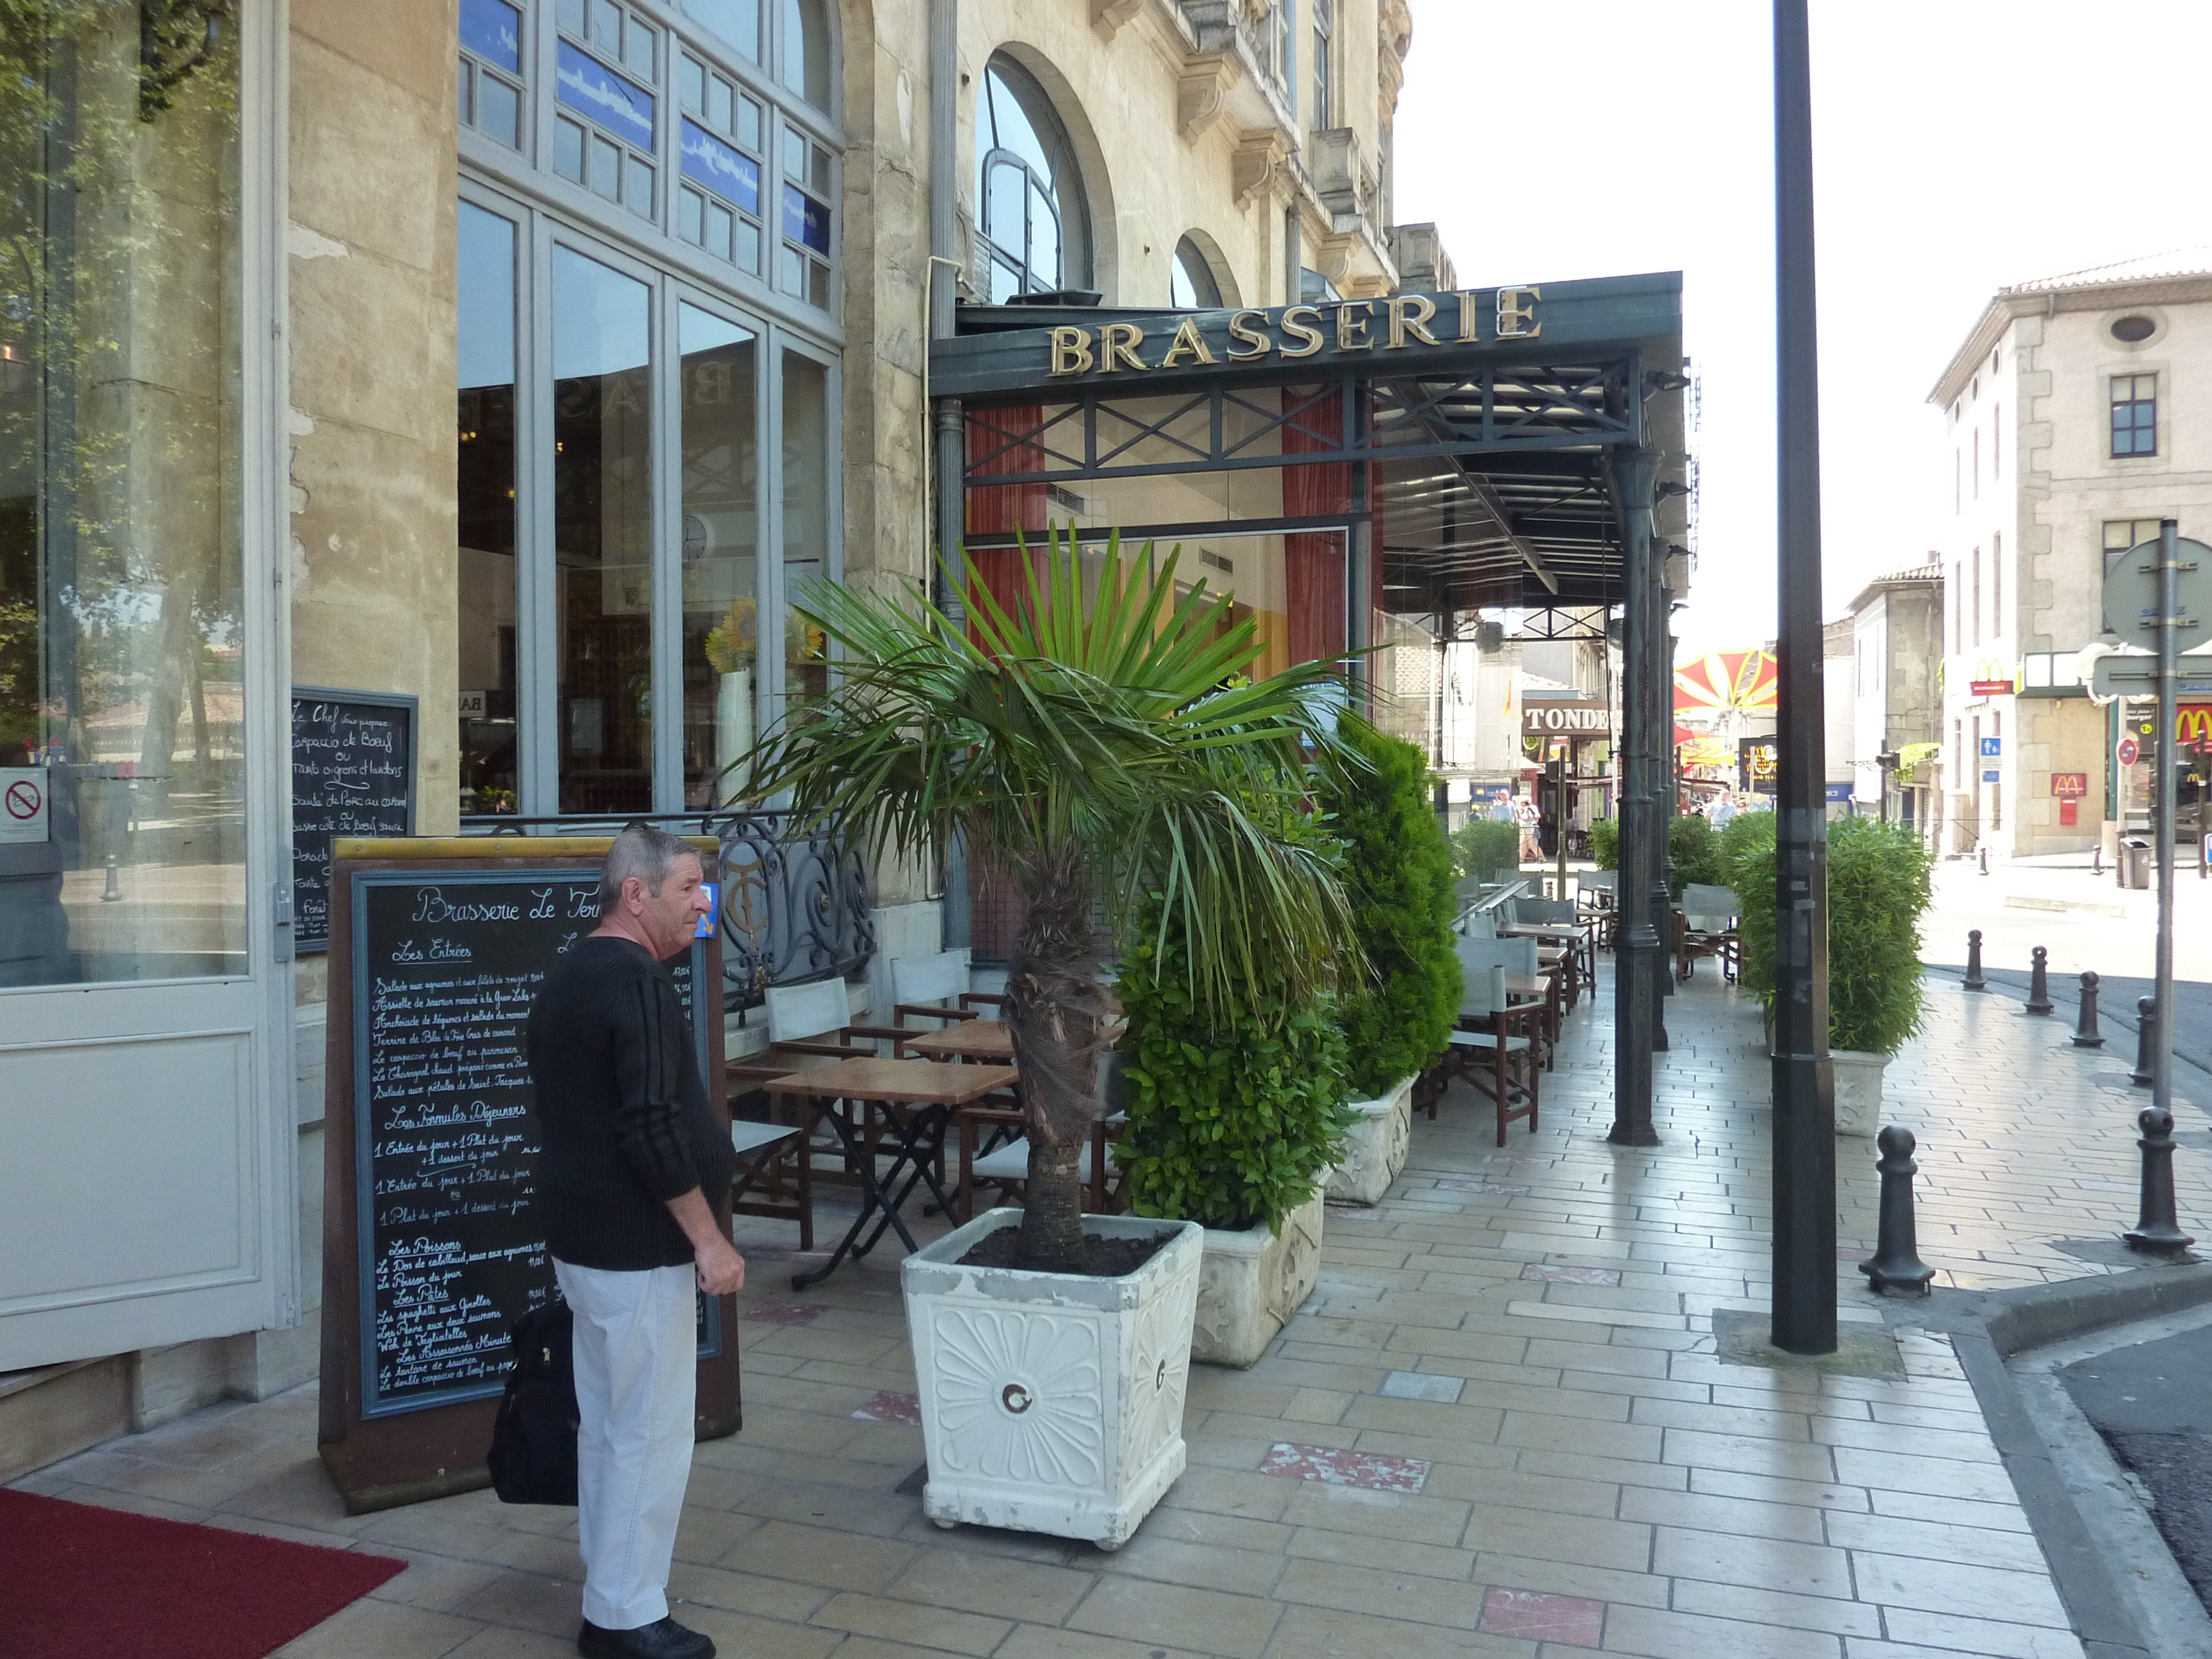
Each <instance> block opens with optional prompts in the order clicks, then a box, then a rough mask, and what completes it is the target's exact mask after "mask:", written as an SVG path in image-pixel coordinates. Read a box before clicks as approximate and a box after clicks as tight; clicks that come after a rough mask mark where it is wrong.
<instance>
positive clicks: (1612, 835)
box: [1589, 818, 1620, 870]
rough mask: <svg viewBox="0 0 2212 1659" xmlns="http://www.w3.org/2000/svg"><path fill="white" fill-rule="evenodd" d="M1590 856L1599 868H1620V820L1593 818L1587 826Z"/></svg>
mask: <svg viewBox="0 0 2212 1659" xmlns="http://www.w3.org/2000/svg"><path fill="white" fill-rule="evenodd" d="M1589 844H1590V858H1591V860H1593V861H1594V862H1595V864H1596V865H1597V867H1598V868H1599V869H1601V870H1618V869H1620V819H1619V818H1593V819H1592V820H1591V821H1590V827H1589Z"/></svg>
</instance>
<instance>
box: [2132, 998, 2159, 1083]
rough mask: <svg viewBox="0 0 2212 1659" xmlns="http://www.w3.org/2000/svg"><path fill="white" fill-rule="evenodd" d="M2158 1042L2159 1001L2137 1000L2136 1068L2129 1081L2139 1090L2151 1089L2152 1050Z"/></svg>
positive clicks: (2155, 999)
mask: <svg viewBox="0 0 2212 1659" xmlns="http://www.w3.org/2000/svg"><path fill="white" fill-rule="evenodd" d="M2157 1042H2158V999H2157V998H2156V997H2137V998H2136V1068H2135V1070H2134V1071H2132V1072H2130V1073H2128V1081H2129V1082H2130V1083H2132V1084H2134V1085H2136V1088H2138V1089H2148V1088H2149V1087H2150V1081H2151V1079H2150V1057H2151V1050H2152V1049H2153V1048H2154V1047H2155V1046H2156V1045H2157Z"/></svg>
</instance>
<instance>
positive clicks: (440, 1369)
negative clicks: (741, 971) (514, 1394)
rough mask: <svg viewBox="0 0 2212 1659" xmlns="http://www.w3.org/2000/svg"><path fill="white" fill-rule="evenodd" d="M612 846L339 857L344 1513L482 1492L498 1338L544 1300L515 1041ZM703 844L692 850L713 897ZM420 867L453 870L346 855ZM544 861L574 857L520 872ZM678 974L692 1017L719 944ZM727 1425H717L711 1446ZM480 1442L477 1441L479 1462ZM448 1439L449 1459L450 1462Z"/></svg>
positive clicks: (339, 1453) (344, 851)
mask: <svg viewBox="0 0 2212 1659" xmlns="http://www.w3.org/2000/svg"><path fill="white" fill-rule="evenodd" d="M605 844H606V843H605V841H604V840H600V841H598V842H585V841H577V840H559V841H554V840H541V841H536V842H532V841H526V840H524V839H521V838H519V837H507V836H499V837H489V836H487V837H482V838H477V839H471V840H466V841H446V842H391V841H382V842H356V841H349V840H345V839H341V840H340V841H339V842H338V843H337V845H338V848H339V851H340V854H341V856H340V857H339V858H338V859H337V861H336V863H335V865H334V866H333V867H334V870H335V872H336V886H335V887H334V889H333V890H334V892H335V893H336V894H337V896H338V898H339V900H340V901H341V903H340V906H339V912H340V913H339V914H337V915H334V917H333V921H334V923H335V927H334V929H333V933H332V944H333V949H332V953H331V1022H330V1024H331V1054H330V1058H329V1062H328V1066H329V1069H328V1073H327V1075H328V1077H329V1079H330V1082H329V1084H328V1085H327V1086H328V1088H329V1091H330V1095H331V1102H330V1106H329V1108H328V1109H327V1123H328V1133H327V1135H326V1139H325V1146H326V1147H327V1149H328V1158H327V1160H326V1171H327V1173H326V1182H325V1296H324V1333H323V1341H324V1371H323V1380H324V1424H323V1431H324V1432H323V1439H324V1442H325V1445H324V1458H325V1463H326V1465H328V1466H329V1467H330V1468H331V1473H332V1474H333V1476H334V1478H336V1479H337V1481H338V1485H339V1486H340V1489H341V1491H342V1492H344V1493H345V1495H346V1498H347V1501H348V1504H349V1507H354V1508H356V1509H365V1508H374V1507H379V1506H380V1505H381V1504H385V1503H392V1502H407V1501H411V1500H412V1499H413V1498H421V1497H428V1496H434V1495H436V1494H437V1493H439V1492H452V1491H459V1490H462V1489H465V1487H466V1486H477V1485H482V1484H483V1468H482V1458H483V1446H484V1445H485V1444H486V1443H488V1440H489V1424H490V1412H491V1410H492V1408H493V1407H494V1406H495V1402H496V1400H497V1396H498V1395H499V1394H500V1392H501V1389H502V1388H503V1387H504V1386H505V1383H506V1378H507V1336H508V1332H509V1330H510V1329H511V1328H512V1327H513V1323H514V1322H515V1321H516V1320H517V1319H518V1318H520V1316H521V1315H522V1314H524V1313H525V1312H526V1311H527V1310H530V1309H531V1308H533V1307H536V1306H538V1305H540V1304H543V1303H544V1302H546V1301H547V1300H549V1299H550V1297H552V1296H553V1294H554V1285H553V1264H552V1261H551V1260H550V1257H549V1256H548V1255H547V1254H546V1249H545V1243H544V1236H545V1235H544V1217H543V1215H542V1213H541V1212H540V1211H539V1210H538V1204H537V1187H536V1165H537V1157H538V1144H537V1139H536V1123H535V1120H534V1119H533V1118H532V1115H531V1113H530V1106H531V1085H530V1075H529V1066H528V1059H527V1054H526V1022H527V1021H528V1018H529V1014H530V1006H531V1003H532V1000H533V999H534V998H535V997H536V995H537V991H538V985H539V984H540V983H541V982H542V981H543V980H544V976H545V975H546V973H547V972H548V970H549V969H550V968H551V967H552V966H553V964H554V963H555V962H556V961H557V960H558V959H559V957H560V956H561V954H562V951H566V950H567V949H568V948H569V946H571V945H574V943H575V941H576V940H578V939H581V938H582V937H583V936H584V935H585V934H586V933H590V932H591V931H592V928H594V927H596V926H598V913H599V895H598V866H599V856H600V854H599V852H597V851H593V852H590V853H586V852H585V851H584V849H585V848H598V849H603V848H605ZM712 846H713V843H712V842H708V843H707V844H706V848H703V849H702V856H703V858H704V859H705V860H706V861H708V863H709V866H710V867H709V870H708V875H709V878H710V879H711V878H713V875H714V872H713V870H712V868H711V860H712V853H711V851H710V850H707V849H711V848H712ZM359 848H373V849H375V850H377V851H380V852H382V853H385V854H391V853H392V850H393V849H395V848H408V849H418V848H419V849H428V848H440V849H466V850H465V852H462V853H459V854H453V853H451V852H450V851H448V854H447V856H439V857H394V856H386V857H385V858H380V859H374V860H372V859H368V858H361V857H356V856H352V854H353V853H354V851H355V849H359ZM554 848H557V849H559V850H560V852H561V853H562V854H565V856H559V857H553V858H548V857H546V856H545V855H544V852H543V851H540V852H539V853H538V856H537V857H536V858H532V856H531V854H532V851H533V850H536V849H554ZM673 966H674V970H675V974H676V979H677V982H678V987H680V988H681V989H682V991H683V993H684V1000H685V1004H686V1006H687V1009H688V1008H690V1006H692V1004H693V994H692V993H693V987H696V986H711V985H714V984H717V983H719V981H720V975H721V969H720V961H719V945H718V943H717V941H715V940H714V939H712V938H711V937H710V938H708V939H700V940H697V941H695V942H694V944H693V946H692V948H691V950H690V952H689V953H688V954H687V956H686V957H683V958H680V959H679V960H678V962H677V963H675V964H673ZM342 1003H343V1006H341V1005H342ZM707 1006H708V1009H709V1011H710V1017H709V1018H705V1019H698V1018H695V1019H694V1021H693V1028H694V1033H695V1036H696V1038H697V1040H698V1043H699V1063H700V1071H701V1075H702V1077H704V1078H705V1079H708V1085H709V1087H708V1093H709V1096H710V1097H711V1098H712V1099H713V1100H714V1102H715V1103H716V1107H717V1109H718V1110H719V1109H720V1104H721V1099H722V1091H721V1088H720V1082H721V1074H722V1066H721V1063H720V1057H719V1055H718V1054H716V1053H715V1052H714V1050H715V1049H716V1048H719V1046H720V1045H719V1042H718V1041H717V1040H716V1039H717V1038H718V1037H719V1034H720V1021H719V1019H716V1018H712V1017H711V1011H712V1010H713V1006H714V1005H713V1002H712V1000H709V1001H708V1005H707ZM342 1031H343V1039H342V1037H341V1032H342ZM342 1050H343V1052H342ZM341 1143H343V1151H341ZM710 1196H718V1197H720V1198H721V1199H724V1200H726V1194H721V1195H710ZM718 1207H719V1206H718ZM725 1328H726V1313H725V1310H724V1308H723V1304H721V1303H720V1302H716V1301H708V1300H705V1299H703V1298H702V1303H701V1318H700V1336H701V1355H700V1357H701V1362H702V1375H701V1416H702V1433H705V1432H709V1431H718V1432H722V1433H727V1432H729V1431H731V1429H732V1428H734V1426H735V1403H736V1387H735V1383H736V1378H735V1358H736V1356H735V1348H734V1345H733V1344H726V1343H725V1342H724V1341H723V1340H722V1336H723V1332H724V1330H725ZM726 1350H727V1353H726V1352H725V1351H726ZM725 1358H726V1359H727V1362H728V1364H727V1372H728V1376H727V1384H726V1387H725V1388H723V1389H720V1391H719V1392H720V1394H721V1395H726V1397H727V1407H726V1410H723V1411H720V1412H719V1413H718V1412H717V1410H716V1409H715V1407H714V1403H713V1396H714V1395H716V1393H717V1390H714V1389H709V1387H708V1374H709V1372H710V1371H714V1370H716V1368H717V1367H720V1366H721V1364H722V1363H723V1361H724V1359H725ZM721 1417H726V1418H727V1419H728V1421H727V1425H726V1426H720V1427H715V1426H714V1425H715V1423H716V1422H719V1420H720V1418H721ZM478 1418H481V1424H480V1425H477V1419H478ZM447 1419H453V1423H449V1422H448V1420H447ZM454 1423H458V1424H462V1425H470V1426H454ZM477 1426H480V1427H481V1430H482V1433H483V1439H482V1440H479V1441H477V1443H476V1444H475V1446H474V1448H473V1455H472V1456H471V1455H470V1450H471V1449H470V1448H469V1445H468V1437H469V1436H470V1435H471V1434H473V1433H475V1432H476V1427H477ZM456 1437H459V1443H460V1449H459V1451H448V1450H447V1449H445V1448H447V1447H450V1446H451V1445H452V1444H453V1443H454V1441H455V1439H456ZM334 1443H335V1445H334ZM449 1460H451V1461H449ZM455 1462H459V1464H460V1467H459V1468H456V1467H454V1463H455Z"/></svg>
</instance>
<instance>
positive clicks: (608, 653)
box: [553, 244, 653, 812]
mask: <svg viewBox="0 0 2212 1659" xmlns="http://www.w3.org/2000/svg"><path fill="white" fill-rule="evenodd" d="M651 320H652V295H651V290H649V289H647V287H646V285H645V284H644V283H641V282H638V281H636V280H635V278H633V277H630V276H624V275H623V273H622V272H620V271H618V270H614V269H613V268H611V266H608V265H605V264H600V263H599V261H598V260H596V259H591V258H586V257H585V256H584V255H583V254H581V253H579V252H575V250H574V249H573V248H568V247H564V246H559V245H557V244H556V246H555V247H554V249H553V562H554V578H555V582H556V592H555V605H556V607H557V622H556V629H557V637H558V640H559V687H560V708H561V714H560V720H561V729H560V739H559V741H560V753H561V811H563V812H649V811H652V810H653V649H652V641H653V562H652V553H653V488H652V483H653V479H652V471H653V469H652V442H651V440H652V397H651V392H652V328H651Z"/></svg>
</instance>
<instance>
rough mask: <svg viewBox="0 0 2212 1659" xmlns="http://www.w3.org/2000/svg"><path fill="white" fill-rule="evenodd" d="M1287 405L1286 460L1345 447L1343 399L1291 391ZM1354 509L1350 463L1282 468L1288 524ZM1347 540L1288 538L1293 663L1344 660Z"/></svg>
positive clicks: (1335, 535) (1325, 534)
mask: <svg viewBox="0 0 2212 1659" xmlns="http://www.w3.org/2000/svg"><path fill="white" fill-rule="evenodd" d="M1282 399H1283V404H1282V406H1283V410H1284V413H1285V416H1286V417H1287V418H1285V421H1284V422H1283V427H1282V433H1283V453H1285V455H1300V454H1312V453H1316V452H1324V453H1325V452H1327V451H1328V450H1331V449H1340V448H1341V447H1343V434H1344V395H1343V393H1341V392H1329V393H1328V394H1327V395H1326V396H1323V397H1320V398H1315V397H1314V392H1313V388H1312V387H1310V386H1285V387H1284V388H1283V390H1282ZM1309 399H1312V401H1311V402H1308V400H1309ZM1301 404H1303V405H1304V407H1303V408H1301V407H1300V405H1301ZM1292 410H1297V412H1296V413H1295V414H1293V413H1291V411H1292ZM1351 510H1352V469H1351V467H1350V466H1349V465H1346V463H1344V462H1342V461H1333V462H1324V463H1320V464H1317V465H1311V466H1286V467H1285V468H1284V469H1283V516H1284V517H1285V518H1318V517H1323V516H1326V515H1328V514H1330V513H1349V512H1350V511H1351ZM1345 541H1346V535H1345V532H1342V531H1340V530H1330V531H1319V532H1305V533H1303V534H1298V535H1291V536H1285V537H1284V538H1283V587H1284V600H1285V605H1286V606H1287V608H1288V610H1289V611H1290V632H1291V637H1290V654H1291V661H1292V662H1318V661H1320V660H1321V659H1323V658H1327V657H1336V656H1341V655H1342V654H1343V653H1344V646H1345V633H1344V622H1345V593H1344V556H1345Z"/></svg>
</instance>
